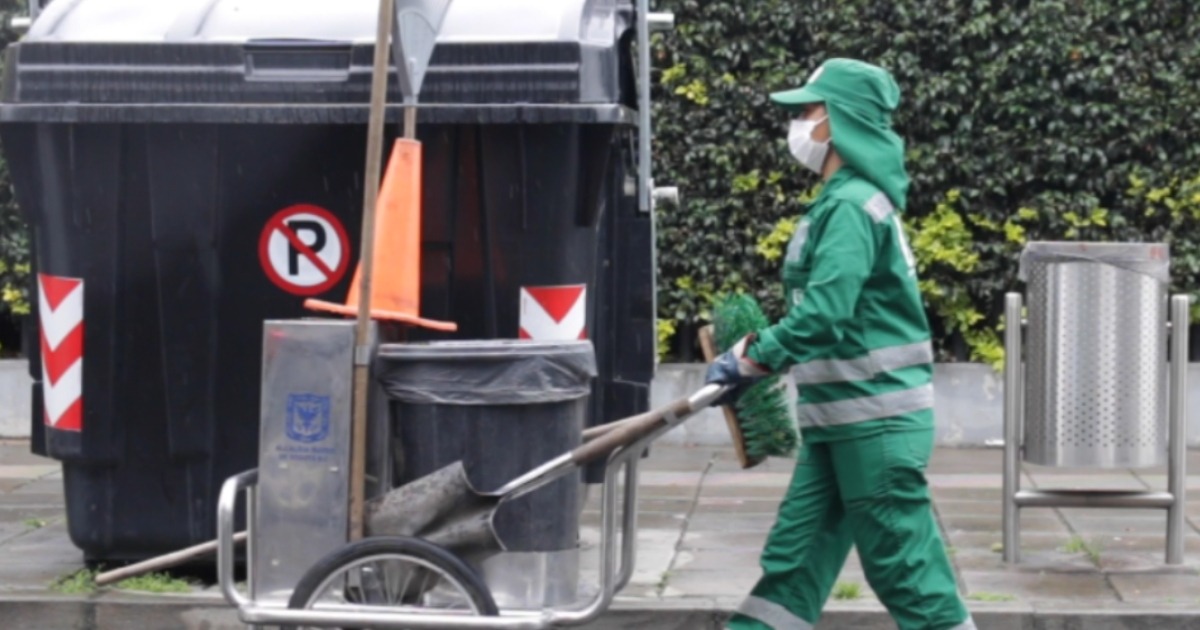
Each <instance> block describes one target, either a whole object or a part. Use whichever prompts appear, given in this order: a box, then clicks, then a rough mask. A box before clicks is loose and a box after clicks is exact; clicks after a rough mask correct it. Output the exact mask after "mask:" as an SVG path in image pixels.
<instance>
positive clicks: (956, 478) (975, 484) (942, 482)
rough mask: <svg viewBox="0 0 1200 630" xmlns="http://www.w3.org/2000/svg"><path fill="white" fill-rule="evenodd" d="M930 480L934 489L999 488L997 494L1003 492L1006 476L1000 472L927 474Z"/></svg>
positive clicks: (927, 478) (930, 484) (999, 494)
mask: <svg viewBox="0 0 1200 630" xmlns="http://www.w3.org/2000/svg"><path fill="white" fill-rule="evenodd" d="M925 478H926V480H928V482H929V487H930V488H931V489H933V490H935V491H936V490H938V489H941V488H960V489H978V490H982V489H994V490H997V496H1001V495H1002V494H1003V490H1002V488H1003V485H1004V477H1003V476H1002V475H1001V474H1000V473H995V474H984V473H977V474H959V475H937V474H934V475H925Z"/></svg>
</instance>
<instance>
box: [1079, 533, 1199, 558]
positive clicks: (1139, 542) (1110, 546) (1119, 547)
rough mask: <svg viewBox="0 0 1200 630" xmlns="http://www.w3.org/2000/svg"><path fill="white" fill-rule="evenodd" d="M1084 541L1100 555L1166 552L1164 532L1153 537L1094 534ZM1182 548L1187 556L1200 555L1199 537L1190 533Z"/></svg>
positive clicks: (1185, 538)
mask: <svg viewBox="0 0 1200 630" xmlns="http://www.w3.org/2000/svg"><path fill="white" fill-rule="evenodd" d="M1086 539H1087V540H1088V541H1089V542H1090V543H1092V544H1094V545H1096V546H1097V547H1098V548H1099V551H1100V553H1101V554H1103V553H1105V552H1106V551H1119V552H1127V551H1152V552H1155V553H1159V552H1165V551H1166V544H1167V538H1166V533H1165V530H1164V533H1162V534H1159V535H1154V536H1146V535H1110V534H1096V535H1090V536H1086ZM1183 548H1184V550H1185V552H1186V553H1189V554H1190V553H1200V535H1196V534H1195V533H1191V534H1189V535H1187V536H1184V539H1183Z"/></svg>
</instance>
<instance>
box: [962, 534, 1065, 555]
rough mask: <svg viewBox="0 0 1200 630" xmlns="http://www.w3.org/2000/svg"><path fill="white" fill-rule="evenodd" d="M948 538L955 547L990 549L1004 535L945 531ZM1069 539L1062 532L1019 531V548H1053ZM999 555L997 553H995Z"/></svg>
mask: <svg viewBox="0 0 1200 630" xmlns="http://www.w3.org/2000/svg"><path fill="white" fill-rule="evenodd" d="M946 535H947V537H948V538H949V540H948V541H947V542H948V543H949V544H950V545H951V546H953V547H954V548H956V549H959V550H963V549H984V550H991V549H992V548H993V546H997V547H996V548H999V547H998V545H1000V544H1001V543H1002V542H1003V541H1004V537H1003V536H1002V535H1001V533H1000V532H991V533H984V532H954V531H951V532H947V533H946ZM1068 540H1070V537H1069V536H1068V535H1064V534H1048V533H1045V532H1024V531H1023V532H1021V537H1020V542H1021V550H1022V551H1025V550H1054V549H1058V548H1059V547H1062V546H1063V545H1065V544H1066V543H1067V541H1068ZM997 555H999V553H997Z"/></svg>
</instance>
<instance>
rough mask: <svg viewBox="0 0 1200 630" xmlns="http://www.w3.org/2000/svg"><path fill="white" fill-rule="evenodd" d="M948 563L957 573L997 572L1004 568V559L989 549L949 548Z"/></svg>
mask: <svg viewBox="0 0 1200 630" xmlns="http://www.w3.org/2000/svg"><path fill="white" fill-rule="evenodd" d="M948 550H949V553H950V561H951V562H953V563H954V566H955V567H957V568H958V570H959V571H999V570H1003V569H1005V568H1006V565H1005V564H1004V557H1003V556H1002V555H1001V554H998V553H995V552H993V551H991V550H990V549H958V548H957V547H949V548H948Z"/></svg>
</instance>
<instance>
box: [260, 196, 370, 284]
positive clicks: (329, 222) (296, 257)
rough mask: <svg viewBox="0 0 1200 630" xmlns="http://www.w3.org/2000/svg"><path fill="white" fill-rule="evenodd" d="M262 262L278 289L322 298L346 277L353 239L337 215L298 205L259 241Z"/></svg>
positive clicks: (283, 214) (285, 212) (279, 215)
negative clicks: (323, 294) (321, 295)
mask: <svg viewBox="0 0 1200 630" xmlns="http://www.w3.org/2000/svg"><path fill="white" fill-rule="evenodd" d="M258 258H259V261H260V262H261V263H262V268H263V271H264V272H266V274H267V277H268V278H270V280H271V282H273V283H275V286H278V287H279V288H281V289H283V290H284V291H287V292H288V293H291V294H293V295H302V296H310V295H319V294H321V293H324V292H326V291H328V290H329V289H332V288H333V287H334V286H336V285H337V283H338V282H340V281H341V279H342V277H343V276H345V275H346V269H348V268H349V266H350V239H349V238H347V236H346V229H345V228H344V227H342V223H341V221H339V220H338V218H337V217H335V216H334V215H333V213H331V212H329V211H328V210H326V209H324V208H321V207H319V206H314V205H310V204H297V205H294V206H290V207H288V208H284V209H283V210H280V211H279V212H277V213H276V214H275V216H273V217H271V220H270V221H267V225H266V227H265V228H263V231H262V236H260V237H259V240H258Z"/></svg>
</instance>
